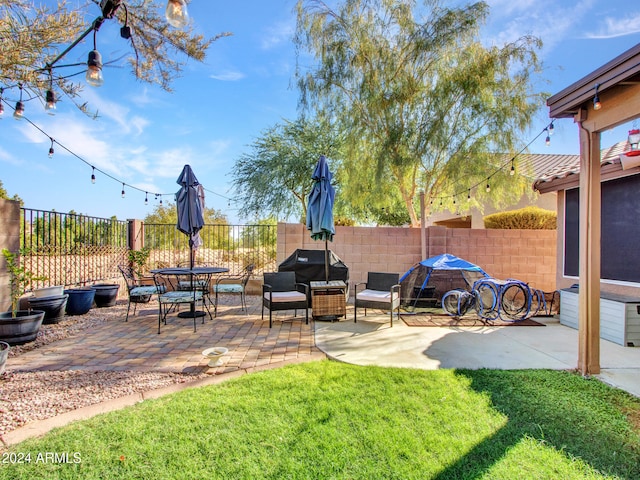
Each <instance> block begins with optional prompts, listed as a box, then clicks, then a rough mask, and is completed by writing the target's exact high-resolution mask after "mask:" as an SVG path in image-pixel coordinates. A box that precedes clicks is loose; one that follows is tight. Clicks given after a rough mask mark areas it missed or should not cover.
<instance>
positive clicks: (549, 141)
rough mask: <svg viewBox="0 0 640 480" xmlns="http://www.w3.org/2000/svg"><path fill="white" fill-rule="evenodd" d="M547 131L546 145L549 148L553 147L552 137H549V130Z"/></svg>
mask: <svg viewBox="0 0 640 480" xmlns="http://www.w3.org/2000/svg"><path fill="white" fill-rule="evenodd" d="M546 130H547V136H546V138H545V139H544V144H545V145H546V146H547V147H548V146H549V145H551V137H550V136H549V129H546Z"/></svg>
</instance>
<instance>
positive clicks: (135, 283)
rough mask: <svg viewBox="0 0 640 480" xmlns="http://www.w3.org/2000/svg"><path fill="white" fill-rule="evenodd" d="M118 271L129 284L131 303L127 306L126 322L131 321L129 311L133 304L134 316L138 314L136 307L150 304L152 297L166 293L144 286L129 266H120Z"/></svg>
mask: <svg viewBox="0 0 640 480" xmlns="http://www.w3.org/2000/svg"><path fill="white" fill-rule="evenodd" d="M118 270H120V273H122V276H123V277H124V281H125V283H126V284H127V295H128V297H129V303H128V304H127V316H126V317H125V320H124V321H125V322H128V321H129V309H130V308H131V304H132V303H133V314H134V315H135V314H136V307H137V306H138V303H149V301H150V300H151V297H152V296H153V295H155V294H157V293H164V290H158V287H157V286H156V285H155V284H154V285H143V284H142V283H140V281H139V280H138V279H137V278H136V275H135V273H134V271H133V268H131V267H130V266H128V265H118Z"/></svg>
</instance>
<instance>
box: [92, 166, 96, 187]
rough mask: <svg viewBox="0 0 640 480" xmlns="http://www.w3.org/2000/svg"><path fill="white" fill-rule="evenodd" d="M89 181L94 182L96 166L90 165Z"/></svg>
mask: <svg viewBox="0 0 640 480" xmlns="http://www.w3.org/2000/svg"><path fill="white" fill-rule="evenodd" d="M91 183H96V167H91Z"/></svg>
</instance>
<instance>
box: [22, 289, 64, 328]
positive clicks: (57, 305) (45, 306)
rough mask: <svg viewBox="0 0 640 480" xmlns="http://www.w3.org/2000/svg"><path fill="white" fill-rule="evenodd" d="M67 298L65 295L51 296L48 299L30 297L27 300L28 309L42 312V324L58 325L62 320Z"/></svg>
mask: <svg viewBox="0 0 640 480" xmlns="http://www.w3.org/2000/svg"><path fill="white" fill-rule="evenodd" d="M68 298H69V294H67V293H65V294H64V295H52V296H50V297H40V298H37V297H32V298H29V299H28V302H29V308H31V309H33V310H42V311H43V312H44V319H43V320H42V323H45V324H48V323H58V322H59V321H60V320H62V319H63V318H64V312H65V309H66V307H67V299H68Z"/></svg>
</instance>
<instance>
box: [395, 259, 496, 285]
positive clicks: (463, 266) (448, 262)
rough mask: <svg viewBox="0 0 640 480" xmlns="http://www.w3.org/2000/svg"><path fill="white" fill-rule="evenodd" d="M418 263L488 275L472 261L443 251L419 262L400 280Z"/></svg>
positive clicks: (430, 266)
mask: <svg viewBox="0 0 640 480" xmlns="http://www.w3.org/2000/svg"><path fill="white" fill-rule="evenodd" d="M418 265H422V266H424V267H429V268H433V269H436V270H467V271H469V272H481V273H483V274H484V275H487V274H486V273H484V271H483V270H482V269H481V268H480V267H479V266H477V265H474V264H473V263H471V262H467V261H466V260H463V259H462V258H459V257H456V256H455V255H451V254H450V253H443V254H442V255H436V256H435V257H431V258H427V259H426V260H422V261H421V262H418V263H417V264H416V265H414V266H413V267H411V268H410V269H409V271H408V272H407V273H405V274H404V275H403V277H402V278H401V279H400V281H402V280H403V279H404V278H405V277H406V276H407V275H409V273H411V271H412V270H413V269H414V268H416V267H417V266H418Z"/></svg>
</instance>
